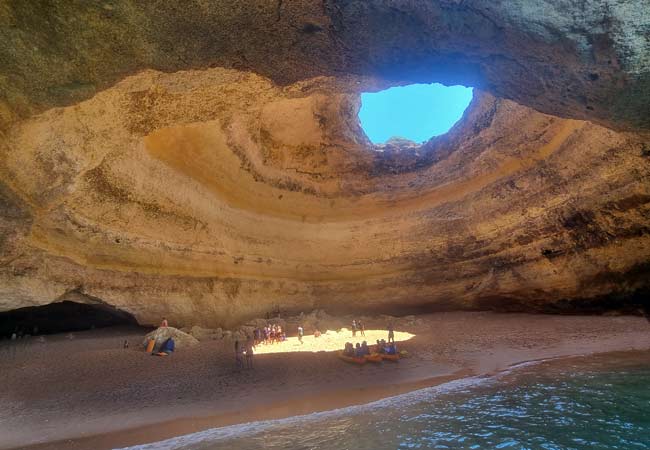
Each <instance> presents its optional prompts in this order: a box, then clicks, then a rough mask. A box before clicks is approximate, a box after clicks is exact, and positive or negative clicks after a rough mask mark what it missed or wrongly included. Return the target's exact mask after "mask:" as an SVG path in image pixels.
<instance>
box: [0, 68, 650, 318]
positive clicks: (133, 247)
mask: <svg viewBox="0 0 650 450" xmlns="http://www.w3.org/2000/svg"><path fill="white" fill-rule="evenodd" d="M374 83H378V82H377V81H376V79H374V78H367V77H360V78H354V77H347V78H345V77H316V78H310V79H307V80H302V81H298V82H296V83H292V84H288V85H285V84H278V83H277V82H275V81H274V80H272V79H270V78H267V77H264V76H262V75H259V74H254V73H251V72H249V71H246V70H236V69H225V68H212V69H201V70H189V71H179V72H176V73H171V74H167V73H163V72H159V71H155V70H145V71H142V72H139V73H138V74H136V75H133V76H130V77H127V78H125V79H123V80H122V81H120V82H118V83H116V84H115V85H114V86H113V87H110V88H108V89H106V90H103V91H101V92H99V93H98V94H96V95H94V96H92V97H91V98H89V99H88V100H85V101H82V102H79V103H76V104H74V105H70V106H66V107H57V108H50V109H48V110H46V111H44V112H42V113H40V114H36V115H34V116H32V117H30V118H27V119H24V120H22V121H20V122H17V123H15V124H14V125H13V126H12V127H11V128H10V129H9V130H7V132H6V133H5V137H6V139H4V140H3V142H2V147H1V153H0V180H1V181H2V184H1V186H2V190H0V193H1V194H2V197H0V199H1V200H2V201H1V202H0V206H1V207H2V208H3V214H2V215H1V216H2V222H1V223H0V224H1V225H2V227H3V228H2V230H3V233H4V236H3V240H2V241H1V242H0V245H1V246H2V247H1V248H0V310H9V309H13V308H19V307H24V306H33V305H40V304H46V303H49V302H51V301H53V300H55V299H59V298H62V296H65V295H66V293H69V292H71V291H74V292H78V293H81V294H83V295H84V296H88V297H91V298H99V299H102V301H104V302H106V303H108V304H110V305H113V306H114V307H117V308H119V309H121V310H124V311H127V312H129V313H131V314H133V315H134V316H135V317H136V319H137V320H138V321H139V322H140V323H144V324H155V323H157V322H158V321H159V318H160V317H161V316H166V317H168V318H170V319H171V320H173V321H174V323H176V324H201V325H206V326H217V325H226V326H229V325H234V324H236V323H239V322H241V321H243V320H246V319H247V318H249V317H254V316H263V315H265V314H266V313H267V312H268V311H270V310H272V309H275V308H276V307H280V308H281V309H282V310H283V311H287V312H288V311H295V312H298V311H301V310H309V309H312V308H325V309H328V310H330V311H333V310H355V311H364V312H372V311H382V312H383V311H388V312H400V311H406V310H410V309H415V308H486V307H494V306H498V305H500V304H502V305H512V304H517V305H520V306H521V307H523V308H524V309H527V310H540V309H543V307H544V306H545V305H546V306H548V305H553V304H556V303H559V302H562V301H564V299H576V298H587V299H589V298H594V299H596V298H601V297H603V296H607V295H611V294H616V295H625V294H626V293H634V292H636V291H638V290H639V289H643V288H646V287H647V284H648V281H647V280H648V279H649V277H648V275H649V272H650V267H648V261H650V225H649V224H650V220H649V219H650V186H649V185H648V183H647V181H648V179H649V178H648V175H650V158H649V156H648V150H647V149H648V148H649V142H648V140H647V139H646V138H644V137H643V135H642V134H638V133H632V132H618V131H614V130H611V129H608V128H605V127H602V126H600V125H597V124H594V123H591V122H587V121H580V120H575V119H562V118H559V117H554V116H550V115H546V114H543V113H540V112H538V111H535V110H533V109H531V108H528V107H525V106H522V105H519V104H517V103H515V102H513V101H510V100H505V99H499V98H496V97H494V96H492V95H490V94H487V93H484V92H481V91H478V90H477V91H476V95H475V98H474V100H473V102H472V105H471V106H470V108H469V109H468V111H467V112H466V114H465V116H464V118H463V119H462V120H461V122H459V123H458V124H457V125H456V126H455V127H454V128H453V129H452V130H451V131H450V132H449V133H448V134H446V135H444V136H441V137H439V138H435V139H432V140H431V141H429V142H427V143H426V144H424V145H423V146H422V147H418V148H400V147H399V146H396V147H394V148H391V147H388V148H385V149H383V151H381V152H377V151H375V149H374V148H373V147H372V146H371V145H370V143H369V142H368V140H367V138H366V137H365V136H364V135H363V133H362V131H361V130H360V129H359V123H358V118H357V111H358V107H359V97H358V91H359V89H360V88H361V87H363V86H367V85H374Z"/></svg>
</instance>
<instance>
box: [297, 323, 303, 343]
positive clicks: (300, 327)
mask: <svg viewBox="0 0 650 450" xmlns="http://www.w3.org/2000/svg"><path fill="white" fill-rule="evenodd" d="M304 334H305V330H303V328H302V325H298V340H299V341H300V343H301V344H302V337H303V335H304Z"/></svg>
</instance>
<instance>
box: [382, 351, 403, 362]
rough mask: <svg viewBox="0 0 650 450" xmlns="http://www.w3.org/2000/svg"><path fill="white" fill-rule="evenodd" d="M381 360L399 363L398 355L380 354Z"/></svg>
mask: <svg viewBox="0 0 650 450" xmlns="http://www.w3.org/2000/svg"><path fill="white" fill-rule="evenodd" d="M381 359H383V360H385V361H399V355H389V354H387V353H382V354H381Z"/></svg>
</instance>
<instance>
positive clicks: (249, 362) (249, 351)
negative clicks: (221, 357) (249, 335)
mask: <svg viewBox="0 0 650 450" xmlns="http://www.w3.org/2000/svg"><path fill="white" fill-rule="evenodd" d="M246 368H247V369H252V368H253V341H252V340H250V339H249V340H248V341H246Z"/></svg>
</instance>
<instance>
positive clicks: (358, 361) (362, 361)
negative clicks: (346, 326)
mask: <svg viewBox="0 0 650 450" xmlns="http://www.w3.org/2000/svg"><path fill="white" fill-rule="evenodd" d="M338 356H339V359H342V360H343V361H345V362H348V363H351V364H365V363H366V359H365V358H357V357H355V356H346V355H344V354H343V352H339V353H338Z"/></svg>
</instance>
